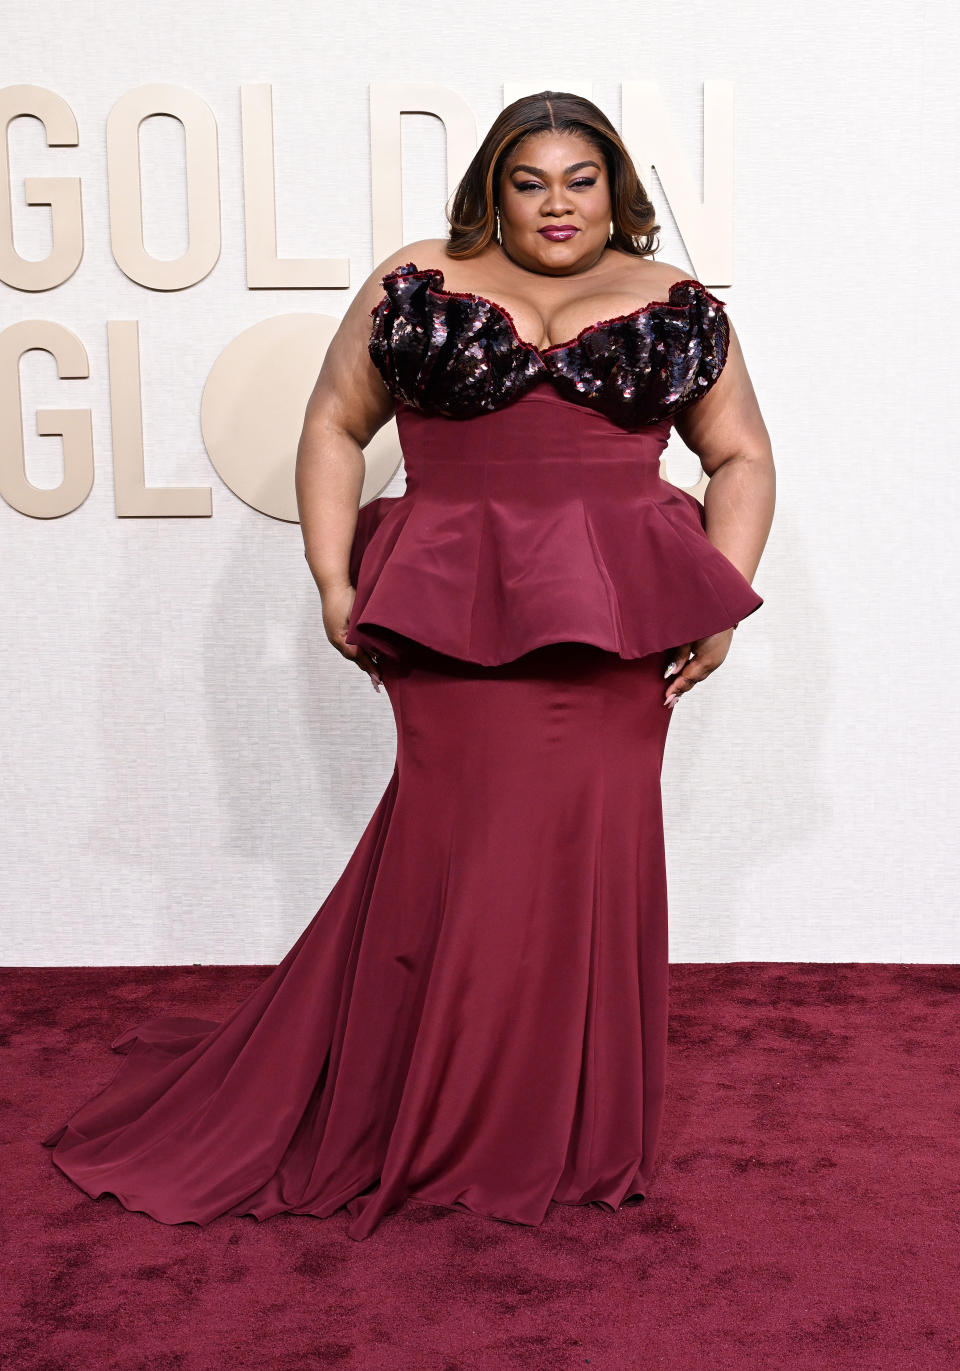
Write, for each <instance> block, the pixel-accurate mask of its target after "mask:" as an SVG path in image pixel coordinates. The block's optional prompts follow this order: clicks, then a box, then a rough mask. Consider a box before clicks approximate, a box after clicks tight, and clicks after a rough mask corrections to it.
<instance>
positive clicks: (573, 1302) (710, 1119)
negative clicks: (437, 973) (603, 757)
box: [0, 962, 960, 1371]
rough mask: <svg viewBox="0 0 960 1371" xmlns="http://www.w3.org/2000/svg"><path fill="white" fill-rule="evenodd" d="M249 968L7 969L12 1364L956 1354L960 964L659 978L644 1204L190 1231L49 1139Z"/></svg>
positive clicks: (698, 970)
mask: <svg viewBox="0 0 960 1371" xmlns="http://www.w3.org/2000/svg"><path fill="white" fill-rule="evenodd" d="M270 970H272V968H270V967H252V966H244V967H222V966H195V967H95V968H69V969H63V968H6V969H0V997H2V999H0V1004H2V1025H0V1026H2V1037H0V1042H2V1047H0V1061H2V1062H3V1079H2V1092H0V1109H2V1151H0V1183H2V1198H3V1203H2V1208H0V1233H2V1244H3V1258H4V1275H3V1295H4V1298H3V1305H2V1308H3V1312H2V1314H0V1365H2V1366H3V1367H4V1368H5V1369H6V1371H20V1368H30V1369H31V1371H61V1368H71V1371H86V1368H88V1367H89V1368H101V1367H102V1368H118V1371H220V1368H223V1371H239V1369H240V1368H248V1367H249V1368H256V1369H257V1371H301V1368H314V1367H318V1368H319V1367H331V1368H349V1369H350V1371H353V1369H354V1368H356V1371H408V1368H409V1371H500V1368H514V1367H517V1368H536V1371H574V1369H575V1368H590V1371H600V1369H601V1368H602V1371H621V1369H622V1371H753V1369H754V1368H756V1371H767V1368H770V1371H784V1368H798V1369H799V1368H802V1369H803V1371H841V1368H842V1369H843V1371H847V1368H850V1371H853V1369H854V1368H856V1371H893V1368H897V1371H932V1368H940V1367H943V1368H950V1371H960V1312H958V1311H960V1221H958V1207H960V1164H958V1162H960V1016H958V1008H960V967H956V966H946V965H932V966H928V965H899V964H898V965H888V964H879V963H854V964H842V965H835V964H827V963H817V962H809V963H790V964H785V963H770V962H762V963H761V962H730V963H722V964H697V965H677V964H675V965H673V966H672V967H671V968H670V1039H669V1062H668V1093H667V1106H666V1113H665V1118H664V1126H663V1132H662V1141H661V1148H660V1153H659V1160H658V1165H657V1170H656V1174H655V1177H654V1181H653V1185H652V1187H651V1191H650V1193H649V1195H648V1196H647V1198H646V1199H645V1200H643V1201H641V1202H639V1203H635V1204H632V1205H629V1206H625V1207H624V1208H623V1209H621V1210H620V1211H618V1212H617V1213H614V1214H611V1213H608V1212H605V1211H604V1210H602V1209H600V1208H598V1207H595V1206H587V1207H583V1208H571V1207H568V1206H559V1205H557V1206H552V1207H551V1209H550V1210H549V1212H548V1214H547V1217H546V1219H545V1221H544V1222H543V1224H542V1225H541V1226H540V1227H539V1228H532V1227H523V1226H520V1225H517V1224H510V1223H503V1222H499V1221H497V1220H491V1219H483V1218H480V1217H477V1216H474V1215H470V1214H467V1213H460V1212H456V1211H452V1210H449V1209H445V1208H440V1207H438V1206H432V1205H425V1204H413V1205H407V1206H405V1207H404V1208H403V1209H401V1210H399V1211H398V1212H397V1213H395V1214H392V1215H390V1216H389V1217H387V1218H386V1219H384V1220H383V1222H382V1224H381V1226H380V1227H379V1228H378V1229H377V1231H376V1232H375V1233H373V1234H372V1235H371V1237H370V1238H369V1239H368V1240H367V1241H365V1242H362V1243H358V1242H354V1241H352V1240H351V1239H350V1238H349V1237H347V1236H346V1235H345V1233H344V1231H343V1230H344V1226H345V1219H344V1215H343V1213H342V1212H341V1211H338V1212H337V1213H336V1214H334V1215H333V1216H332V1217H331V1218H328V1219H313V1218H307V1217H299V1216H292V1215H279V1216H277V1217H275V1218H272V1219H269V1220H266V1221H264V1222H258V1221H257V1220H256V1219H254V1218H252V1217H246V1218H223V1219H218V1220H215V1221H214V1222H212V1223H211V1224H210V1225H208V1227H206V1228H204V1229H201V1228H199V1227H198V1226H197V1225H194V1224H178V1225H163V1224H160V1223H157V1222H156V1221H155V1220H153V1219H151V1218H149V1217H148V1216H146V1215H144V1214H139V1213H130V1212H128V1211H127V1210H125V1209H124V1208H123V1207H122V1206H121V1205H120V1203H119V1202H118V1201H117V1200H116V1199H115V1198H114V1197H113V1196H110V1195H105V1196H103V1197H102V1198H100V1199H99V1200H92V1199H90V1198H88V1197H87V1196H86V1195H85V1194H84V1193H83V1192H82V1191H80V1190H79V1189H78V1188H77V1187H76V1186H75V1185H74V1184H73V1183H72V1182H71V1181H69V1180H68V1179H67V1178H66V1177H65V1176H64V1175H63V1174H62V1173H61V1172H60V1171H59V1170H58V1169H57V1168H56V1167H55V1166H54V1165H53V1162H52V1161H51V1157H50V1153H49V1151H48V1150H47V1149H45V1148H44V1147H42V1146H41V1139H42V1138H43V1137H44V1136H45V1135H46V1134H48V1133H49V1132H50V1131H51V1130H52V1129H53V1128H55V1127H56V1126H57V1125H58V1124H60V1123H61V1122H63V1121H64V1120H65V1119H66V1118H67V1116H68V1115H69V1114H70V1113H71V1112H72V1110H74V1109H75V1108H77V1107H78V1106H79V1105H80V1104H81V1103H82V1102H83V1101H84V1100H85V1099H87V1098H88V1097H89V1096H90V1095H91V1094H93V1093H94V1092H95V1091H96V1090H98V1089H99V1088H100V1087H101V1085H103V1084H105V1083H106V1081H107V1080H108V1079H109V1077H110V1076H111V1075H112V1074H113V1072H114V1071H115V1070H116V1068H117V1065H118V1061H119V1059H118V1057H117V1056H116V1055H115V1054H113V1053H112V1052H111V1051H110V1050H109V1044H110V1042H111V1041H112V1039H114V1038H115V1037H117V1036H118V1035H119V1034H120V1033H122V1032H123V1031H124V1030H125V1029H126V1028H128V1027H131V1026H132V1025H133V1024H135V1023H136V1022H137V1021H138V1020H141V1019H145V1018H149V1017H152V1016H154V1015H159V1014H164V1013H175V1014H184V1015H196V1016H199V1017H202V1018H210V1019H214V1020H216V1019H218V1018H220V1017H225V1016H226V1015H227V1014H228V1013H229V1012H230V1010H231V1009H232V1008H234V1007H235V1005H236V1004H237V1003H238V1001H239V1000H241V999H242V998H244V997H245V996H246V995H247V994H249V993H250V992H251V991H252V990H253V989H254V987H255V986H256V985H258V984H259V982H260V981H261V980H262V979H263V977H264V976H265V975H267V974H268V973H269V972H270Z"/></svg>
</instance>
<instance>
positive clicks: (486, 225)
mask: <svg viewBox="0 0 960 1371" xmlns="http://www.w3.org/2000/svg"><path fill="white" fill-rule="evenodd" d="M547 130H549V131H551V132H556V133H568V132H570V133H577V134H580V135H581V137H583V138H585V139H587V141H588V142H589V143H590V144H591V146H592V147H594V148H595V149H596V151H597V152H598V153H599V154H600V156H601V157H602V158H603V161H604V165H605V166H606V169H607V178H608V180H609V182H610V201H611V207H612V209H611V218H612V220H613V237H612V239H611V241H610V246H611V247H616V248H619V249H620V250H621V251H622V252H632V253H634V254H635V255H636V256H637V257H650V256H652V255H653V254H654V253H655V252H656V251H657V249H658V248H659V246H660V244H659V241H654V238H653V235H654V234H655V233H656V231H657V230H658V229H659V228H660V225H659V224H657V223H655V222H654V220H655V219H656V211H655V210H654V208H653V205H652V204H651V202H650V200H649V198H648V196H647V192H646V191H645V190H644V188H643V184H642V182H641V180H640V177H639V176H638V175H637V169H636V167H635V166H634V164H633V160H632V158H631V156H630V154H629V152H627V149H626V147H625V146H624V142H623V139H622V138H621V137H620V135H619V133H617V130H616V129H615V128H614V127H613V125H612V124H611V123H610V120H609V119H608V118H607V116H606V115H605V114H604V113H603V110H601V109H599V108H598V107H597V106H596V105H595V104H594V103H593V101H592V100H587V99H585V98H584V97H583V96H582V95H571V94H570V93H568V92H567V91H562V90H542V91H539V92H538V93H537V94H536V95H522V96H521V97H520V99H519V100H514V102H513V104H512V105H507V107H506V109H504V110H502V111H501V112H500V114H498V115H497V117H496V119H494V121H493V123H492V124H491V126H490V129H489V131H488V133H487V136H486V137H485V138H484V140H483V142H482V143H481V144H480V146H479V148H478V149H477V151H476V153H475V155H474V157H473V160H472V161H471V163H470V165H469V166H468V167H467V169H466V171H465V172H464V174H463V176H462V177H461V179H460V184H459V185H458V186H457V188H456V190H455V191H454V192H453V196H452V197H451V201H450V208H449V209H448V211H447V221H448V223H449V224H450V234H449V238H448V240H447V252H448V254H449V255H450V256H451V257H473V256H475V254H476V253H478V252H480V251H481V250H482V249H483V248H485V247H486V246H487V244H488V243H489V242H490V241H491V239H492V238H493V237H494V231H495V219H494V215H495V212H496V209H497V203H496V196H497V188H498V187H499V185H500V176H501V172H502V170H503V165H504V163H505V162H506V160H507V157H508V156H509V155H510V153H511V152H512V151H513V149H514V148H515V147H516V145H517V144H518V143H519V142H520V140H521V139H522V138H526V137H528V136H529V135H530V134H531V133H541V132H545V131H547Z"/></svg>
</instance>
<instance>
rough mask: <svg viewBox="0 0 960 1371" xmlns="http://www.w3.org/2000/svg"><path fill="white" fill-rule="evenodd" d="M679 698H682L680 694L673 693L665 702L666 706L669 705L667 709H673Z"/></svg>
mask: <svg viewBox="0 0 960 1371" xmlns="http://www.w3.org/2000/svg"><path fill="white" fill-rule="evenodd" d="M679 699H680V696H679V695H671V696H670V698H669V700H666V701H664V703H665V704H666V706H667V709H673V707H674V706H675V705H676V703H677V701H678V700H679Z"/></svg>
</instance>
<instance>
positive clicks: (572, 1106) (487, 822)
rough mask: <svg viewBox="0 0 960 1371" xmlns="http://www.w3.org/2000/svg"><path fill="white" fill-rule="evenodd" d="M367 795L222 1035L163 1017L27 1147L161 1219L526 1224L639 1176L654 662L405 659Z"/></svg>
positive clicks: (654, 804)
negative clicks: (375, 790)
mask: <svg viewBox="0 0 960 1371" xmlns="http://www.w3.org/2000/svg"><path fill="white" fill-rule="evenodd" d="M405 646H406V651H405V652H404V653H403V654H402V657H401V658H400V659H399V660H393V659H389V658H388V659H387V660H386V661H384V663H383V671H382V679H383V683H384V688H385V690H386V693H387V695H388V697H389V700H390V704H391V706H392V709H393V713H394V718H395V721H396V727H397V755H396V764H395V767H394V771H393V774H392V776H391V779H390V781H389V783H388V785H387V787H386V790H385V792H384V794H383V796H382V798H381V800H380V802H379V804H378V805H377V807H376V810H375V812H374V813H373V815H372V817H371V819H370V821H369V823H368V825H367V827H366V829H365V831H364V833H363V835H362V837H361V839H360V841H359V843H358V845H357V847H356V849H355V851H354V852H353V854H352V856H351V857H350V859H349V861H348V862H347V865H346V867H345V869H344V871H343V873H342V875H341V876H340V878H339V879H338V880H337V882H336V884H335V885H334V887H333V889H332V890H331V891H330V893H329V895H328V896H327V898H326V899H325V900H324V902H323V904H322V906H321V907H320V909H319V910H318V911H317V913H316V915H315V916H314V917H313V919H312V920H311V922H310V923H309V924H308V926H307V927H306V928H305V929H304V931H303V933H302V934H301V935H300V937H299V939H298V941H297V942H296V943H295V945H294V946H293V947H292V948H291V949H290V951H289V952H288V953H287V955H286V956H285V957H284V959H283V961H282V962H281V963H280V964H279V965H278V966H277V967H276V969H275V970H273V971H272V972H271V973H270V974H269V975H268V976H267V977H266V979H265V980H264V981H263V982H262V984H261V985H260V986H259V987H258V988H257V989H256V990H255V991H254V992H253V993H252V994H251V995H250V996H249V997H248V998H247V999H246V1000H245V1001H244V1002H243V1003H241V1004H240V1005H238V1006H237V1008H236V1009H235V1010H234V1011H233V1012H232V1013H231V1014H230V1016H229V1017H228V1018H227V1019H226V1020H224V1021H222V1022H219V1023H218V1022H213V1021H210V1020H207V1019H203V1018H199V1017H198V1018H195V1019H194V1018H183V1017H177V1018H174V1017H160V1018H155V1019H152V1020H148V1021H146V1022H141V1023H138V1024H136V1025H134V1026H131V1027H129V1028H128V1029H127V1030H126V1031H125V1032H123V1033H121V1034H120V1036H119V1037H118V1038H116V1039H115V1041H114V1042H113V1044H112V1046H113V1048H114V1050H115V1051H116V1052H117V1053H119V1054H122V1056H123V1060H122V1061H121V1063H120V1064H119V1067H118V1068H117V1069H116V1071H115V1073H114V1075H113V1077H112V1079H111V1080H110V1081H109V1082H108V1084H107V1085H106V1086H105V1087H104V1089H103V1090H102V1091H101V1092H100V1093H99V1094H98V1095H97V1096H95V1097H94V1098H93V1099H91V1100H89V1101H88V1102H87V1103H86V1104H84V1105H83V1106H82V1107H81V1108H80V1109H79V1110H78V1111H77V1112H76V1113H75V1114H74V1115H73V1116H72V1117H71V1118H70V1119H69V1120H68V1121H67V1122H66V1123H65V1124H63V1125H62V1126H61V1127H60V1128H58V1129H57V1130H55V1132H53V1133H52V1134H50V1135H49V1136H48V1137H47V1138H46V1139H44V1140H43V1141H44V1143H45V1145H46V1146H47V1147H50V1148H51V1149H52V1157H53V1160H54V1162H55V1163H56V1165H57V1166H58V1167H59V1168H60V1169H61V1170H62V1171H63V1172H64V1173H65V1174H66V1175H67V1176H68V1177H70V1178H71V1179H72V1181H73V1182H75V1183H76V1184H77V1185H78V1186H80V1187H81V1188H82V1189H83V1190H84V1191H86V1192H87V1193H88V1194H89V1195H90V1196H93V1197H99V1196H102V1195H112V1196H115V1197H116V1199H118V1200H119V1201H120V1202H121V1204H123V1205H124V1206H126V1207H127V1208H128V1209H131V1210H136V1211H141V1212H143V1213H146V1214H149V1215H151V1216H152V1217H153V1218H154V1219H157V1220H159V1221H160V1222H162V1223H166V1224H175V1223H185V1222H191V1223H196V1224H200V1225H206V1224H208V1223H210V1222H211V1221H212V1220H214V1219H217V1218H219V1217H223V1216H236V1217H238V1216H243V1215H253V1216H254V1217H256V1218H257V1219H261V1220H262V1219H267V1218H269V1217H270V1216H271V1215H275V1214H280V1213H292V1214H301V1215H311V1216H315V1217H318V1218H325V1217H328V1216H331V1215H333V1214H335V1213H337V1212H338V1211H341V1210H342V1211H343V1219H344V1226H345V1231H346V1233H347V1234H348V1235H349V1237H351V1238H353V1239H357V1240H359V1239H364V1238H366V1237H368V1236H369V1235H370V1234H371V1233H372V1232H373V1231H374V1229H375V1228H376V1227H377V1226H378V1224H379V1223H380V1221H381V1220H382V1219H383V1218H384V1217H385V1216H386V1215H388V1214H391V1213H393V1212H395V1211H396V1210H398V1209H400V1208H402V1207H403V1206H404V1204H406V1203H408V1202H409V1203H425V1204H432V1205H439V1206H444V1207H446V1208H449V1209H451V1210H466V1211H469V1212H471V1213H473V1214H477V1215H483V1216H486V1217H488V1218H490V1219H499V1220H503V1221H505V1222H509V1223H517V1224H528V1225H539V1224H541V1223H542V1222H543V1220H544V1218H545V1217H546V1215H547V1214H548V1211H549V1209H550V1206H551V1204H565V1205H583V1204H596V1205H599V1206H602V1207H605V1208H607V1209H609V1210H616V1209H618V1208H619V1207H620V1206H621V1205H622V1204H624V1203H626V1202H628V1201H632V1200H639V1199H640V1198H641V1197H642V1196H643V1195H644V1194H645V1193H646V1191H647V1188H648V1186H649V1184H650V1182H651V1178H652V1175H653V1171H654V1164H655V1158H656V1150H657V1137H658V1132H659V1128H660V1120H661V1114H662V1110H663V1102H664V1061H665V1052H666V1034H667V976H668V967H667V917H666V880H665V871H664V849H663V826H662V818H661V808H660V770H661V765H662V759H663V750H664V742H665V738H666V733H667V729H668V724H669V719H670V716H671V714H672V711H671V710H669V709H667V708H665V707H664V705H663V703H662V701H663V697H664V694H665V689H666V682H665V681H664V679H663V670H664V667H665V664H666V661H667V654H664V653H656V654H651V655H648V656H646V657H643V658H639V659H624V658H621V657H618V656H617V655H615V654H611V653H608V652H605V651H603V650H602V649H600V648H598V647H595V646H593V645H590V644H584V643H577V642H574V643H555V644H548V645H545V646H543V647H540V648H537V649H534V650H532V651H530V652H528V653H525V654H523V655H522V656H521V657H520V658H519V659H517V660H515V661H513V662H511V663H507V664H502V665H498V666H494V667H484V666H480V665H478V664H476V663H472V662H465V661H462V660H460V659H457V658H453V657H449V656H445V655H443V654H441V653H438V652H436V651H434V650H432V649H429V648H427V647H425V646H423V645H420V644H417V643H415V642H412V641H408V642H407V643H406V645H405Z"/></svg>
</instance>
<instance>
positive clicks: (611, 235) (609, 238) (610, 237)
mask: <svg viewBox="0 0 960 1371" xmlns="http://www.w3.org/2000/svg"><path fill="white" fill-rule="evenodd" d="M614 232H615V229H614V226H613V220H612V219H611V220H610V235H609V237H608V238H607V242H608V243H612V242H613V235H614Z"/></svg>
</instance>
